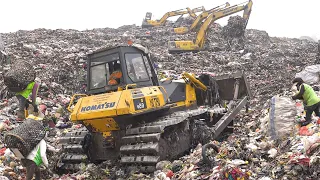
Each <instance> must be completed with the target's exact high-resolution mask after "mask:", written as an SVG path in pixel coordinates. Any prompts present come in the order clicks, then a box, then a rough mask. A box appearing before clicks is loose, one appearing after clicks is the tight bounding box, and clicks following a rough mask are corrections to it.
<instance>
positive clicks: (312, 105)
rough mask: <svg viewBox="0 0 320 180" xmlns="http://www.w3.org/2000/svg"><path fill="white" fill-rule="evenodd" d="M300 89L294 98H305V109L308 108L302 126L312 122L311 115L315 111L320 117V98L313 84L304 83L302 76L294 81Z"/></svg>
mask: <svg viewBox="0 0 320 180" xmlns="http://www.w3.org/2000/svg"><path fill="white" fill-rule="evenodd" d="M292 82H293V83H294V84H295V85H296V87H297V90H298V93H297V94H295V95H294V96H292V99H293V100H296V99H300V100H303V105H304V109H305V110H306V118H305V119H306V121H305V122H302V123H301V125H302V126H306V125H308V124H309V123H310V122H311V115H312V113H313V112H314V113H315V115H316V116H318V117H320V113H319V108H320V98H319V97H318V96H317V94H316V93H315V91H314V90H313V88H312V87H311V86H309V85H308V84H306V83H304V81H303V80H302V79H301V78H295V79H294V80H293V81H292Z"/></svg>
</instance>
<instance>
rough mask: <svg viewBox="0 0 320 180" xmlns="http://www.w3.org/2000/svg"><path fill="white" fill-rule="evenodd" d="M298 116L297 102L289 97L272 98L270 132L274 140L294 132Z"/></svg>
mask: <svg viewBox="0 0 320 180" xmlns="http://www.w3.org/2000/svg"><path fill="white" fill-rule="evenodd" d="M295 116H296V105H295V102H294V101H292V100H291V98H289V97H278V96H274V97H272V98H271V104H270V112H269V122H268V130H269V133H268V134H269V135H270V136H271V138H272V139H278V138H280V137H284V136H286V135H289V134H290V133H291V132H292V131H293V130H294V127H295V126H294V125H295Z"/></svg>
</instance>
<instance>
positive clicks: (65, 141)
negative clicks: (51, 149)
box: [57, 128, 89, 172]
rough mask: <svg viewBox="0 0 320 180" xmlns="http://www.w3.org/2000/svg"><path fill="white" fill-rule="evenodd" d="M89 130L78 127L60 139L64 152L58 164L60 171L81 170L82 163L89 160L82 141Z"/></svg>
mask: <svg viewBox="0 0 320 180" xmlns="http://www.w3.org/2000/svg"><path fill="white" fill-rule="evenodd" d="M88 132H89V131H88V130H87V129H86V128H82V129H77V130H73V131H70V132H67V133H66V134H64V135H63V136H61V137H60V138H59V139H58V141H59V143H60V144H62V152H63V153H62V154H61V156H60V159H59V162H58V164H57V166H58V168H59V171H64V172H65V171H67V172H75V171H78V170H80V168H81V163H87V162H88V156H87V154H86V153H85V152H84V150H83V148H82V142H83V140H84V137H85V135H86V134H87V133H88Z"/></svg>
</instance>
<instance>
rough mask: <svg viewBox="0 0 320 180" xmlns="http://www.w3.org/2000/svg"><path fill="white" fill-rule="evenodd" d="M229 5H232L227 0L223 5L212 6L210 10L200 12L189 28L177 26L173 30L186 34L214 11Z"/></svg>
mask: <svg viewBox="0 0 320 180" xmlns="http://www.w3.org/2000/svg"><path fill="white" fill-rule="evenodd" d="M229 6H230V4H229V3H228V2H227V3H225V4H223V5H220V6H217V7H215V8H212V9H210V10H207V11H204V12H202V13H201V14H199V15H198V16H197V18H196V19H195V20H194V21H193V23H192V24H191V26H190V28H188V27H177V28H174V29H173V31H174V32H175V33H176V34H185V33H187V32H189V31H193V30H194V29H195V28H196V27H197V26H198V25H199V24H200V23H201V22H202V21H203V20H204V19H205V18H207V17H208V16H209V14H211V13H213V12H216V11H219V10H221V9H224V8H227V7H229Z"/></svg>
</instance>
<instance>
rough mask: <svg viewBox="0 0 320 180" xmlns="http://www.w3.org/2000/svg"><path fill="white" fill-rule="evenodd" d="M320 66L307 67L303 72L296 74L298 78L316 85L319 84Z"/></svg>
mask: <svg viewBox="0 0 320 180" xmlns="http://www.w3.org/2000/svg"><path fill="white" fill-rule="evenodd" d="M319 73H320V65H319V64H317V65H312V66H307V67H306V68H305V69H304V70H303V71H301V72H299V73H297V74H296V76H295V77H296V78H297V77H300V78H301V79H302V80H303V81H304V82H306V83H308V84H315V83H317V82H319V80H320V78H319Z"/></svg>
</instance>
